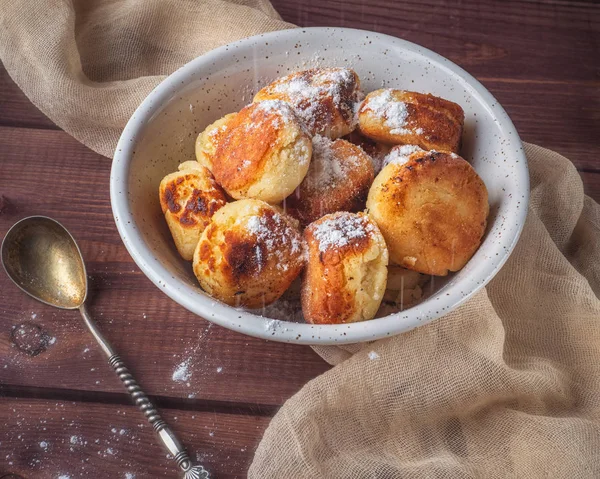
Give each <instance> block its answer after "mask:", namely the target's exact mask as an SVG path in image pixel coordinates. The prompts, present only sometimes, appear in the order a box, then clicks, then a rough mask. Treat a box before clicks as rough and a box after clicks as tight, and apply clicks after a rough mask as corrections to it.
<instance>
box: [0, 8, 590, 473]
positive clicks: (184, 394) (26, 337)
mask: <svg viewBox="0 0 600 479" xmlns="http://www.w3.org/2000/svg"><path fill="white" fill-rule="evenodd" d="M451 3H452V2H446V1H443V0H428V1H426V2H420V1H416V0H410V1H402V2H389V1H385V0H375V1H369V2H367V1H366V0H363V1H358V0H346V1H344V2H340V1H333V0H303V1H301V2H296V1H293V0H276V1H275V2H274V5H275V7H276V8H277V9H278V11H279V12H280V13H281V15H282V16H283V18H284V19H285V20H288V21H290V22H294V23H296V24H299V25H303V26H320V25H335V26H345V27H355V28H363V29H369V30H375V31H378V32H384V33H388V34H391V35H395V36H398V37H401V38H404V39H407V40H410V41H413V42H416V43H419V44H421V45H423V46H425V47H428V48H430V49H432V50H434V51H436V52H438V53H440V54H442V55H444V56H446V57H448V58H450V59H451V60H453V61H454V62H456V63H458V64H459V65H461V66H462V67H464V68H465V69H466V70H468V71H469V72H470V73H472V74H473V75H475V76H476V77H477V78H478V79H479V80H480V81H481V82H482V83H483V84H484V85H485V86H486V87H487V88H488V89H489V90H490V91H491V92H492V93H493V94H494V95H495V96H496V98H497V99H498V100H499V101H500V103H501V104H502V105H504V107H505V108H506V110H507V111H508V113H509V114H510V116H511V117H512V119H513V121H514V123H515V124H516V126H517V129H518V130H519V132H520V134H521V136H522V138H523V140H525V141H529V142H533V143H537V144H539V145H542V146H545V147H547V148H551V149H554V150H556V151H558V152H559V153H561V154H563V155H565V156H566V157H568V158H570V159H571V160H572V161H573V163H574V164H575V165H576V166H577V168H578V169H579V171H580V172H581V178H582V180H583V182H584V185H585V188H586V190H587V193H588V195H590V196H592V197H594V198H595V199H596V200H599V199H600V159H599V155H598V146H599V141H598V140H599V137H600V101H599V100H600V96H599V91H600V90H599V87H600V77H599V73H600V64H599V60H598V59H599V58H600V51H599V44H600V34H599V33H600V32H599V26H600V6H599V5H598V4H594V3H593V2H566V1H546V2H534V1H503V2H493V1H491V0H488V1H476V0H466V1H462V2H457V3H456V4H455V5H453V4H451ZM110 166H111V163H110V160H108V159H106V158H103V157H101V156H99V155H97V154H96V153H94V152H92V151H91V150H89V149H88V148H86V147H85V146H83V145H81V144H79V143H78V142H77V141H75V140H74V139H73V138H71V137H70V136H69V135H67V134H66V133H64V132H63V131H61V130H60V129H59V128H58V127H56V126H55V125H54V124H53V123H52V122H51V121H50V120H49V119H47V118H46V117H44V115H43V114H42V113H40V112H39V111H38V110H37V109H36V108H35V107H34V106H33V105H32V104H31V103H30V102H29V101H28V100H27V98H26V97H25V96H24V95H23V93H21V92H20V90H19V89H18V88H17V87H16V85H15V84H14V83H13V82H12V80H11V79H10V78H9V76H8V75H7V73H6V72H5V71H4V70H3V69H2V70H1V71H0V234H1V235H2V236H3V235H4V234H5V233H6V231H7V229H8V228H9V227H10V226H11V225H12V224H13V223H14V222H15V221H17V220H18V219H20V218H22V217H24V216H29V215H35V214H42V215H49V216H52V217H54V218H56V219H58V220H59V221H61V222H63V224H65V225H66V226H67V227H68V228H69V229H70V230H71V231H72V233H73V234H74V236H75V237H76V238H77V240H78V241H79V244H80V246H81V249H82V252H83V255H84V257H85V260H86V262H87V266H88V273H89V276H90V281H91V300H92V301H91V304H90V306H91V310H92V312H93V314H94V315H95V317H96V318H97V320H98V322H99V324H100V326H101V328H102V329H103V330H104V331H105V333H106V336H107V337H108V338H109V339H110V341H112V343H113V344H114V345H115V347H116V349H117V350H118V351H119V352H120V354H121V356H122V357H123V358H124V359H125V361H126V362H127V363H128V364H129V365H130V367H131V369H132V370H133V371H134V372H135V374H136V376H137V377H138V378H139V380H140V382H141V383H142V384H143V386H144V387H145V389H146V390H147V392H148V393H149V394H151V395H152V396H153V398H154V400H155V402H156V403H157V405H158V406H160V408H161V410H162V412H163V414H164V416H165V418H166V419H167V420H168V422H169V423H171V424H172V425H173V426H174V429H176V430H177V432H178V433H179V434H180V435H181V438H182V440H183V442H184V443H185V444H186V445H188V447H189V449H190V450H191V451H193V456H197V458H198V459H199V460H201V461H202V462H203V463H204V464H205V465H206V466H207V467H208V468H209V469H210V470H211V471H212V472H213V473H214V475H215V477H219V478H221V477H226V478H227V477H244V476H245V474H246V471H247V469H248V466H249V464H250V462H251V460H252V457H253V453H254V450H255V448H256V446H257V444H258V442H259V441H260V438H261V437H262V434H263V432H264V430H265V428H266V427H267V425H268V423H269V420H270V418H271V417H272V416H273V414H274V413H275V412H276V411H277V409H278V408H279V407H280V406H281V405H282V404H283V402H284V401H285V400H286V399H287V398H289V397H290V396H291V395H292V394H294V393H295V392H296V391H298V390H299V389H300V388H301V387H302V386H303V385H304V384H305V383H306V382H307V381H308V380H310V379H311V378H313V377H315V376H317V375H319V374H321V373H323V372H325V371H327V369H328V368H329V366H328V365H327V364H326V363H325V362H324V361H323V360H321V359H320V358H319V357H318V356H317V355H316V354H315V353H314V352H313V351H312V350H311V349H310V348H308V347H303V346H297V345H286V344H280V343H274V342H267V341H263V340H259V339H254V338H250V337H246V336H243V335H241V334H238V333H236V332H232V331H229V330H226V329H223V328H221V327H219V326H212V325H211V324H210V323H208V322H206V321H204V320H202V319H200V318H198V317H196V316H194V315H192V314H190V313H189V312H187V311H186V310H184V309H183V308H182V307H180V306H178V305H177V304H175V303H174V302H173V301H171V300H170V299H168V298H167V297H166V296H164V295H163V294H161V293H159V292H158V290H157V289H156V288H155V287H154V286H153V285H152V284H151V282H150V281H149V280H148V279H147V278H146V277H145V276H144V275H143V274H142V273H141V272H140V271H139V269H138V268H137V267H136V265H135V264H134V263H133V261H132V260H131V258H130V257H129V255H128V253H127V252H126V250H125V248H124V247H123V245H122V243H121V240H120V239H119V235H118V233H117V230H116V228H115V224H114V222H113V218H112V214H111V209H110V202H109V191H108V180H109V170H110ZM0 396H1V397H0V478H9V477H11V478H12V477H18V476H22V477H24V478H31V479H32V478H35V479H44V478H63V479H65V478H71V479H74V478H78V477H90V478H96V479H102V478H111V479H112V478H129V479H131V478H137V479H141V478H150V477H177V474H176V473H175V469H174V468H173V464H172V463H171V462H170V460H169V459H168V458H167V457H166V454H165V453H164V452H163V451H162V449H161V448H160V447H159V446H158V445H157V443H156V440H155V439H154V437H153V434H152V430H151V428H150V427H149V426H148V425H146V423H145V422H144V420H143V419H142V417H141V416H140V413H139V412H138V411H137V409H136V408H135V407H133V406H132V405H131V402H130V400H129V397H128V396H127V395H125V394H124V392H123V390H122V386H121V384H120V382H119V381H118V380H117V379H116V378H115V376H114V373H113V372H112V371H111V370H110V369H109V367H108V366H107V365H106V361H105V359H104V357H103V356H102V354H101V352H100V351H99V349H98V347H97V346H96V345H95V343H94V342H93V340H92V339H91V337H90V335H89V334H88V332H87V331H86V330H85V329H84V328H83V326H82V323H81V321H80V319H79V317H78V314H77V313H76V312H59V311H55V310H53V309H51V308H50V307H46V306H44V305H42V304H40V303H37V302H35V301H34V300H33V299H30V298H29V297H27V296H25V295H24V294H22V293H21V292H20V291H18V290H17V288H16V287H14V286H13V285H12V284H11V283H10V282H9V280H8V278H7V277H6V276H5V275H4V274H3V273H2V274H0ZM13 475H16V476H13Z"/></svg>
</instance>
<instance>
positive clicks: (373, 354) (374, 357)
mask: <svg viewBox="0 0 600 479" xmlns="http://www.w3.org/2000/svg"><path fill="white" fill-rule="evenodd" d="M380 357H381V356H379V354H377V353H376V352H375V351H369V359H370V360H371V361H377V360H378V359H379V358H380Z"/></svg>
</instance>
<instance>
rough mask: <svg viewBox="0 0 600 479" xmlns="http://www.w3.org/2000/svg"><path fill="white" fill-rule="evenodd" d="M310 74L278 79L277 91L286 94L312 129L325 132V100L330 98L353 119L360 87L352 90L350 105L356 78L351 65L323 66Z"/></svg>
mask: <svg viewBox="0 0 600 479" xmlns="http://www.w3.org/2000/svg"><path fill="white" fill-rule="evenodd" d="M308 72H310V74H309V75H298V74H294V75H296V76H294V77H293V78H292V79H288V78H287V77H284V78H282V79H280V80H279V81H277V82H276V84H275V86H274V87H273V88H272V90H271V91H272V92H273V93H276V94H277V93H279V94H283V95H285V97H286V100H287V101H289V103H290V104H291V105H292V107H293V108H294V110H295V112H296V114H297V115H298V116H299V117H300V119H301V120H302V121H303V122H304V124H305V125H306V127H307V128H308V129H309V130H310V131H311V132H317V131H321V130H322V129H323V127H324V126H326V125H321V124H319V122H322V121H323V116H324V115H323V112H322V111H321V110H322V109H323V104H324V100H325V99H326V98H330V99H331V101H332V103H333V105H334V107H335V108H337V109H339V110H341V111H343V112H344V113H345V114H346V116H347V118H348V119H349V120H350V121H352V119H353V117H354V115H353V102H355V101H357V100H358V96H357V95H358V90H357V91H354V92H352V94H351V97H352V98H350V100H351V101H350V105H348V104H347V100H348V98H347V97H348V92H351V91H352V87H353V85H354V83H355V77H354V74H353V72H352V71H351V70H349V69H347V68H323V69H319V70H316V71H311V70H309V71H308Z"/></svg>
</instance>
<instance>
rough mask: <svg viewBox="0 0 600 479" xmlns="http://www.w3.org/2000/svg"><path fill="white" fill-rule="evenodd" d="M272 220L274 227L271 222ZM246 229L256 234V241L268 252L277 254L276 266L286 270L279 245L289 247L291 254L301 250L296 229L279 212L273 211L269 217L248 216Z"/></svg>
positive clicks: (300, 241)
mask: <svg viewBox="0 0 600 479" xmlns="http://www.w3.org/2000/svg"><path fill="white" fill-rule="evenodd" d="M271 221H272V222H274V227H273V225H272V224H271ZM246 228H247V230H248V231H249V232H250V233H252V234H253V235H254V236H256V239H257V241H258V242H260V243H262V244H264V245H265V246H266V248H267V251H268V252H269V253H270V254H275V255H277V259H278V260H279V263H278V267H281V268H284V269H285V270H287V268H288V265H287V263H286V262H285V255H284V254H283V253H282V251H281V246H282V245H286V246H289V247H290V252H291V253H292V254H298V253H301V252H302V240H301V238H300V234H299V233H298V231H296V230H295V229H294V228H293V227H292V226H291V225H290V224H289V222H288V220H286V219H285V218H284V217H283V216H282V215H281V214H279V213H275V214H273V215H272V216H271V217H267V216H266V215H264V214H261V215H254V216H250V217H249V218H248V219H247V221H246Z"/></svg>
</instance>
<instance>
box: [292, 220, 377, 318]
mask: <svg viewBox="0 0 600 479" xmlns="http://www.w3.org/2000/svg"><path fill="white" fill-rule="evenodd" d="M304 238H305V240H306V242H307V245H308V264H307V267H306V269H305V273H304V276H303V278H302V293H301V296H302V312H303V314H304V317H305V319H306V321H308V322H310V323H314V324H339V323H348V322H355V321H363V320H367V319H372V318H373V317H374V316H375V313H376V312H377V309H378V308H379V305H380V303H381V300H382V298H383V294H384V292H385V284H386V278H387V263H388V253H387V248H386V246H385V241H384V239H383V236H382V235H381V233H380V232H379V229H378V228H377V226H376V225H375V223H374V222H373V221H371V220H370V219H369V217H368V216H367V215H365V214H363V213H348V212H339V213H334V214H330V215H327V216H324V217H323V218H321V219H320V220H318V221H316V222H314V223H312V224H311V225H310V226H309V227H308V228H306V230H305V231H304Z"/></svg>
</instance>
